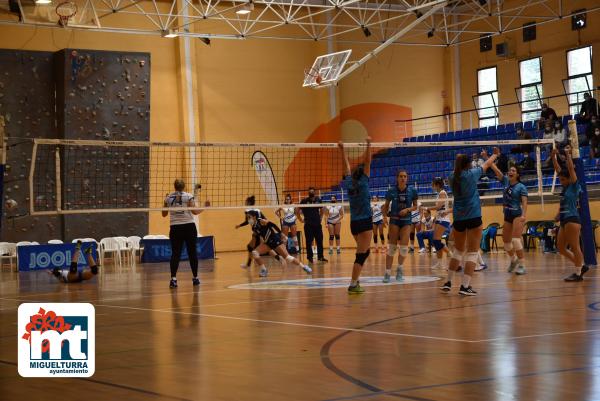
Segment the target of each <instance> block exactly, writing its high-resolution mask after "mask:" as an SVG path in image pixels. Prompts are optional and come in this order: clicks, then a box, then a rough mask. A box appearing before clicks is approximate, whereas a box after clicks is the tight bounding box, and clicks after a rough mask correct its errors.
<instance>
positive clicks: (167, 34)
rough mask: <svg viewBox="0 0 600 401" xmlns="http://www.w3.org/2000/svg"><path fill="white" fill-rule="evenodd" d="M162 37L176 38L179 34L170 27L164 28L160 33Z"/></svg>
mask: <svg viewBox="0 0 600 401" xmlns="http://www.w3.org/2000/svg"><path fill="white" fill-rule="evenodd" d="M160 36H162V37H163V38H176V37H177V36H179V34H178V33H177V32H176V31H174V30H172V29H165V30H163V31H162V32H161V33H160Z"/></svg>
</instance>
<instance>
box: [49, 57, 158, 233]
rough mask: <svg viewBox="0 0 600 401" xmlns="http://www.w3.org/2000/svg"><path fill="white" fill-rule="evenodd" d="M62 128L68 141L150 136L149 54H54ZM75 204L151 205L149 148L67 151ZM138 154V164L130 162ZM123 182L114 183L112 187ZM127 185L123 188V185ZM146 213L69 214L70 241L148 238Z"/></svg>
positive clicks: (69, 197) (67, 194)
mask: <svg viewBox="0 0 600 401" xmlns="http://www.w3.org/2000/svg"><path fill="white" fill-rule="evenodd" d="M55 57H56V66H57V68H56V74H57V88H58V90H57V100H58V103H59V104H62V105H63V107H62V108H61V109H60V110H59V111H58V116H57V117H58V119H57V120H58V131H59V133H60V134H61V136H63V137H64V138H65V139H97V140H98V139H100V140H110V141H134V140H135V141H147V140H149V139H150V54H148V53H121V52H106V51H93V50H81V49H65V50H63V51H61V52H59V53H56V54H55ZM61 158H62V163H61V165H62V166H63V167H64V168H63V171H62V178H61V181H62V183H63V191H62V198H63V203H65V204H67V203H68V206H69V208H70V209H77V208H80V209H90V208H92V209H93V208H98V209H106V208H111V209H114V208H116V209H119V208H136V207H147V202H148V189H149V168H148V166H149V162H148V161H149V155H148V153H147V149H143V148H139V149H135V148H126V147H107V148H101V149H97V148H94V149H87V148H82V151H81V153H80V154H68V155H62V156H61ZM133 159H135V163H132V162H131V161H132V160H133ZM117 183H118V184H120V185H115V184H117ZM123 184H125V185H123ZM147 232H148V214H147V213H143V212H133V213H120V212H119V213H109V214H104V213H103V214H81V215H65V217H64V236H65V237H66V238H76V237H92V238H96V239H98V238H103V237H108V236H117V235H119V236H129V235H144V234H146V233H147Z"/></svg>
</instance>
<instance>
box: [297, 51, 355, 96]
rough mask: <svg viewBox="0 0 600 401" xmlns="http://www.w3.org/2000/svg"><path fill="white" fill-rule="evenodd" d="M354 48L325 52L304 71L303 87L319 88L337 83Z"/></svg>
mask: <svg viewBox="0 0 600 401" xmlns="http://www.w3.org/2000/svg"><path fill="white" fill-rule="evenodd" d="M351 53H352V50H344V51H341V52H336V53H330V54H324V55H322V56H319V57H317V58H316V59H315V62H314V63H313V65H312V67H310V68H308V69H306V70H305V71H304V82H303V84H302V86H303V87H311V88H318V87H322V86H328V85H330V84H332V83H335V82H336V81H337V79H338V77H339V76H340V73H341V72H342V70H343V69H344V66H345V65H346V62H347V61H348V58H350V54H351Z"/></svg>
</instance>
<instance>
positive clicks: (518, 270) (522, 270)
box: [515, 265, 527, 276]
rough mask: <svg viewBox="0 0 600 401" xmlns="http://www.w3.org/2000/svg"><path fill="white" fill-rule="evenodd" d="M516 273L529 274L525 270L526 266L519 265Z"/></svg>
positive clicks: (520, 274)
mask: <svg viewBox="0 0 600 401" xmlns="http://www.w3.org/2000/svg"><path fill="white" fill-rule="evenodd" d="M515 274H518V275H519V276H522V275H523V274H527V272H526V271H525V266H523V265H519V267H517V270H515Z"/></svg>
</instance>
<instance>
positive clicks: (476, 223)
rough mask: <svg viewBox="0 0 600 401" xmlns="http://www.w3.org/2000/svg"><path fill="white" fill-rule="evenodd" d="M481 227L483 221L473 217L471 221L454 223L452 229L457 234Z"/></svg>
mask: <svg viewBox="0 0 600 401" xmlns="http://www.w3.org/2000/svg"><path fill="white" fill-rule="evenodd" d="M482 225H483V221H482V220H481V217H475V218H473V219H468V220H459V221H454V225H453V226H452V227H453V228H454V229H455V230H456V231H458V232H459V233H462V232H464V231H465V230H472V229H474V228H477V227H480V226H482Z"/></svg>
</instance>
